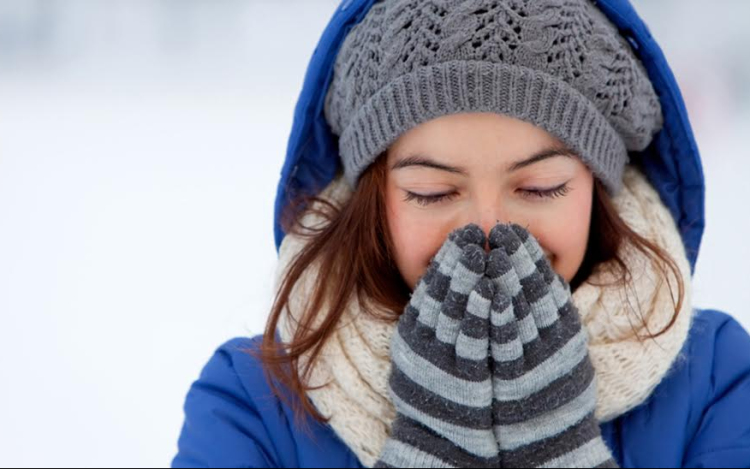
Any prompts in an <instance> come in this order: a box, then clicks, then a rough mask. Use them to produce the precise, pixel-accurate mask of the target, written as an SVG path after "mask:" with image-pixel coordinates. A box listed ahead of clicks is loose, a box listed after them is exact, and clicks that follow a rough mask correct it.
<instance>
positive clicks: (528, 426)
mask: <svg viewBox="0 0 750 469" xmlns="http://www.w3.org/2000/svg"><path fill="white" fill-rule="evenodd" d="M489 241H490V248H491V252H490V255H489V259H488V263H487V276H488V277H489V278H491V279H492V282H493V284H494V285H495V287H496V294H495V297H494V299H493V305H492V313H491V317H492V332H491V338H492V339H491V349H492V353H491V355H492V360H491V367H492V373H493V377H494V380H493V397H494V398H493V419H494V433H495V437H496V440H497V443H498V447H499V450H500V459H501V464H502V467H600V466H601V467H617V466H616V463H615V461H614V460H613V459H612V456H611V453H610V451H609V449H608V448H607V447H606V445H605V444H604V441H603V440H602V438H601V432H600V429H599V425H598V422H597V421H596V419H595V417H594V411H595V409H596V381H595V374H594V368H593V366H592V364H591V360H590V358H589V354H588V340H587V334H586V331H585V330H584V329H583V327H582V325H581V321H580V318H579V315H578V310H577V309H576V307H575V306H574V305H573V302H572V299H571V292H570V287H569V286H568V285H567V283H566V282H565V280H564V279H563V278H562V277H560V276H559V275H558V274H557V273H555V272H554V270H553V269H552V267H551V266H550V264H549V261H548V260H547V259H546V258H545V256H544V252H543V251H542V249H541V247H540V246H539V244H538V243H537V241H536V240H535V239H534V237H533V236H532V235H531V234H530V233H529V232H528V231H526V230H525V229H524V228H522V227H520V226H518V225H497V226H495V228H493V229H492V231H491V232H490V239H489Z"/></svg>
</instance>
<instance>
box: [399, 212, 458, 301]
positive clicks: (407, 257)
mask: <svg viewBox="0 0 750 469" xmlns="http://www.w3.org/2000/svg"><path fill="white" fill-rule="evenodd" d="M388 227H389V230H390V234H391V239H392V240H393V245H394V249H395V251H396V252H395V253H394V257H395V261H396V265H397V267H398V269H399V271H400V272H401V276H402V277H403V279H404V282H406V284H407V285H408V286H409V288H410V289H412V290H414V288H415V287H416V284H417V281H419V279H420V278H421V277H422V275H424V272H425V271H426V270H427V266H428V265H429V263H430V260H431V259H432V257H433V256H434V255H435V253H436V252H437V251H438V250H439V249H440V246H442V244H443V242H445V239H446V238H447V237H448V234H450V226H448V227H444V226H443V224H442V223H440V222H436V221H435V220H434V219H432V220H430V219H428V218H425V217H419V216H415V214H414V213H412V211H411V210H409V209H408V207H404V206H403V204H398V203H391V202H390V201H389V203H388Z"/></svg>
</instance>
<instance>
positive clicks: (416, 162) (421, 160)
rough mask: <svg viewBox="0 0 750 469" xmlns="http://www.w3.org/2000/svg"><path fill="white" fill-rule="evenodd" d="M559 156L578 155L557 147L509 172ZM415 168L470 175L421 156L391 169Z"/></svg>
mask: <svg viewBox="0 0 750 469" xmlns="http://www.w3.org/2000/svg"><path fill="white" fill-rule="evenodd" d="M558 156H563V157H566V158H575V157H577V156H578V155H577V153H576V152H574V151H573V150H571V149H570V148H568V147H566V146H556V147H550V148H545V149H543V150H541V151H539V152H537V153H535V154H533V155H531V156H530V157H529V158H526V159H524V160H520V161H516V162H515V163H512V164H511V165H510V167H509V168H508V172H509V173H512V172H515V171H518V170H520V169H522V168H525V167H527V166H531V165H533V164H536V163H539V162H541V161H544V160H548V159H550V158H555V157H558ZM413 166H418V167H423V168H431V169H437V170H440V171H446V172H448V173H452V174H460V175H462V176H468V175H469V173H468V171H467V170H466V169H464V168H460V167H456V166H449V165H447V164H443V163H440V162H437V161H435V160H433V159H432V158H430V157H428V156H425V155H419V154H417V155H411V156H408V157H406V158H403V159H401V160H399V161H397V162H396V163H394V165H393V166H392V167H391V170H392V171H395V170H397V169H403V168H409V167H413Z"/></svg>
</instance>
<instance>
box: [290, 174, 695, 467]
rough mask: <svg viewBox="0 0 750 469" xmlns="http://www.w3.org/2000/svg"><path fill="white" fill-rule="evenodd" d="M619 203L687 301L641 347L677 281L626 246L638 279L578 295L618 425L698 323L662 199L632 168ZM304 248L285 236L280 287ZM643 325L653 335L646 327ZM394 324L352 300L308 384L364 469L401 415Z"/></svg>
mask: <svg viewBox="0 0 750 469" xmlns="http://www.w3.org/2000/svg"><path fill="white" fill-rule="evenodd" d="M321 196H323V197H326V198H328V199H329V200H333V201H336V202H338V203H339V204H341V203H343V202H345V201H346V200H347V199H348V197H350V196H351V192H350V189H348V187H347V186H346V184H345V183H344V181H343V179H341V178H337V179H336V180H335V181H334V182H332V183H331V185H329V186H328V187H327V188H326V190H325V191H323V193H322V194H321ZM615 205H616V207H617V210H618V213H619V214H620V216H621V217H622V218H623V220H625V222H626V223H627V224H628V225H629V226H630V227H631V228H632V229H634V230H635V231H636V232H637V233H639V234H640V235H642V236H644V237H646V238H647V239H649V240H650V241H652V242H655V243H656V244H657V245H658V246H660V247H661V248H663V249H664V250H666V252H667V253H669V254H670V255H671V256H672V258H673V259H674V260H675V262H676V263H677V266H678V267H679V270H680V272H681V274H682V277H683V281H684V283H685V293H686V295H685V298H684V302H683V305H682V309H681V311H680V314H679V316H678V319H677V322H676V323H675V324H674V325H673V326H672V327H671V328H670V329H669V331H668V332H667V333H665V334H664V335H662V336H660V337H659V338H658V339H656V341H654V340H648V339H645V340H641V341H639V340H638V338H637V337H636V336H635V334H634V329H635V330H636V331H638V333H639V335H640V336H644V335H648V334H649V333H652V334H653V333H657V332H659V331H661V330H662V329H663V328H664V327H665V326H666V325H667V324H669V321H670V320H671V318H672V315H673V314H674V304H675V303H674V301H676V296H677V288H676V286H677V283H676V279H674V278H673V276H672V275H671V271H668V272H670V279H671V282H670V283H671V286H672V288H671V289H670V285H669V284H667V282H665V281H664V280H663V276H661V275H660V274H659V271H658V267H656V266H654V265H653V264H652V263H651V262H650V261H649V260H648V259H646V258H645V257H644V256H643V255H642V254H640V253H639V252H638V251H636V250H635V249H632V248H628V247H626V248H624V249H623V251H622V252H621V253H620V254H621V256H622V257H623V259H624V260H625V262H626V263H627V265H628V266H629V268H630V270H631V272H632V273H633V276H632V279H631V282H630V283H629V284H628V287H627V288H623V287H598V286H592V285H591V284H589V282H586V283H584V284H583V285H582V286H580V287H579V288H578V289H577V290H576V291H575V292H574V293H573V302H574V304H575V305H576V306H577V307H578V309H579V311H580V314H581V318H582V320H583V323H584V325H585V327H586V328H587V330H588V333H589V340H590V353H591V359H592V361H593V363H594V367H595V369H596V373H597V380H598V400H597V418H598V419H599V420H600V421H608V420H612V419H615V418H617V417H619V416H620V415H623V414H625V413H626V412H628V411H629V410H631V409H633V408H634V407H636V406H638V405H640V404H642V403H643V402H644V401H645V400H646V399H647V398H648V397H649V395H650V394H651V393H652V392H653V390H654V389H655V388H656V386H657V385H658V384H659V383H660V382H661V381H662V379H663V378H664V377H665V375H666V374H667V372H668V371H669V369H670V367H671V366H672V365H673V363H674V362H675V360H677V359H678V358H679V354H680V350H681V349H682V346H683V344H684V342H685V340H686V339H687V334H688V330H689V328H690V325H691V319H692V305H691V297H692V289H691V285H690V279H691V275H690V265H689V262H688V260H687V257H686V255H685V250H684V246H683V244H682V239H681V237H680V233H679V232H678V230H677V227H676V225H675V222H674V219H673V218H672V216H671V214H670V212H669V210H668V209H667V208H666V207H665V206H664V205H663V203H662V202H661V200H660V198H659V195H658V194H657V193H656V191H655V190H654V188H653V187H652V186H651V185H650V184H649V183H648V181H647V179H646V178H645V176H644V175H643V174H641V173H640V172H639V171H638V170H637V169H635V168H634V167H631V166H629V167H628V168H627V170H626V172H625V175H624V189H623V191H622V192H621V193H620V195H619V196H618V197H617V198H616V199H615ZM304 223H305V225H306V226H310V225H315V224H316V223H321V220H319V219H316V218H313V217H312V215H311V214H308V215H307V218H306V219H305V220H304ZM303 246H304V240H302V239H300V238H299V237H294V236H287V237H286V238H285V239H284V242H283V243H282V245H281V249H280V253H279V265H278V269H277V272H276V286H277V289H278V286H279V284H280V280H281V278H282V275H283V274H284V272H285V271H286V269H287V268H288V266H289V264H290V263H291V262H292V261H293V260H294V257H295V255H296V254H297V253H298V252H299V250H300V249H301V248H302V247H303ZM315 275H316V268H315V266H310V267H309V268H308V269H307V270H306V272H305V274H304V275H303V276H302V278H301V279H300V282H299V283H298V284H297V285H296V287H295V288H294V290H293V291H292V295H291V297H290V303H289V309H288V310H287V316H285V317H284V318H282V322H281V325H280V327H279V334H280V335H281V338H282V340H283V341H285V342H288V341H289V340H290V339H291V337H292V336H293V333H294V327H295V325H296V324H297V322H296V321H295V320H294V319H293V318H294V317H297V314H300V313H301V312H303V311H304V309H305V307H306V305H307V299H308V298H309V296H310V294H309V292H310V288H311V287H312V285H313V284H314V283H313V281H314V279H315ZM613 278H614V277H613V274H612V273H611V272H610V271H609V270H608V269H607V265H606V264H602V265H600V266H597V268H596V269H595V272H594V273H593V275H592V277H591V279H590V283H593V284H595V285H597V284H605V285H606V284H607V283H609V281H610V280H612V279H613ZM353 298H354V297H353ZM367 306H368V308H374V307H373V306H372V305H367ZM289 316H291V318H290V317H289ZM290 319H291V320H290ZM644 320H645V322H646V324H647V328H645V327H643V324H644ZM395 327H396V325H395V324H386V323H382V322H378V321H376V320H374V319H372V318H371V317H370V316H369V315H367V314H364V313H363V312H362V308H361V305H360V304H359V302H358V301H357V300H356V299H353V300H352V301H350V304H349V307H348V308H347V311H346V313H345V316H344V317H343V318H342V322H341V324H340V327H339V328H338V329H337V330H336V332H335V333H334V335H333V336H332V338H331V339H330V340H329V341H328V342H327V343H326V344H325V346H324V349H323V352H322V354H321V356H320V358H319V359H318V361H317V362H316V364H315V366H314V369H313V373H312V376H311V379H310V382H309V384H311V385H313V386H319V385H323V384H326V383H327V386H325V387H323V388H322V389H319V390H315V391H310V392H309V394H308V395H309V397H310V399H311V401H312V402H313V403H314V405H315V406H316V408H317V409H318V411H319V412H320V413H321V414H322V415H324V416H325V417H329V418H330V419H331V420H330V425H331V427H332V428H333V429H334V431H335V432H336V433H337V435H338V436H339V437H340V438H341V439H342V440H343V441H344V443H346V445H347V446H348V447H349V448H350V449H351V450H352V451H353V452H354V453H355V454H356V455H357V457H358V458H359V460H360V462H361V463H362V464H363V465H365V466H368V467H371V466H372V465H374V463H375V462H376V461H377V458H378V456H379V454H380V451H381V449H382V447H383V445H384V443H385V441H386V439H387V437H388V434H389V430H390V426H391V423H392V422H393V420H394V418H395V410H394V407H393V404H392V403H391V402H390V399H389V397H388V388H387V384H388V376H389V373H390V368H391V363H390V354H389V349H390V341H391V335H392V334H393V331H394V329H395Z"/></svg>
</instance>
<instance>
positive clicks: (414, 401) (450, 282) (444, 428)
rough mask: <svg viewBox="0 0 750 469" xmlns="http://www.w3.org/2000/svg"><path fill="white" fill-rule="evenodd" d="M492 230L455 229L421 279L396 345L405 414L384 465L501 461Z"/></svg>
mask: <svg viewBox="0 0 750 469" xmlns="http://www.w3.org/2000/svg"><path fill="white" fill-rule="evenodd" d="M485 242H486V237H485V235H484V233H483V232H482V230H481V228H479V227H478V226H476V225H468V226H467V227H464V228H461V229H459V230H456V231H454V232H453V233H451V235H450V236H449V237H448V240H447V241H446V242H445V244H443V246H442V248H441V249H440V251H439V252H438V254H437V255H436V256H435V258H434V259H433V261H432V263H431V264H430V266H429V268H428V269H427V273H426V274H425V275H424V277H423V278H422V279H421V280H420V281H419V282H418V284H417V287H416V289H415V291H414V294H413V295H412V298H411V300H410V302H409V305H408V306H407V307H406V310H405V312H404V314H403V315H402V316H401V318H400V320H399V324H398V328H397V331H396V333H394V336H393V340H392V346H391V361H392V365H393V367H392V372H391V375H390V379H389V387H390V394H391V398H392V399H393V403H394V405H395V407H396V411H397V416H396V420H395V421H394V424H393V429H392V432H391V436H390V438H389V439H388V440H387V441H386V444H385V446H384V449H383V452H382V453H381V455H380V458H379V461H378V463H377V464H376V467H498V464H499V460H498V448H497V442H496V441H495V435H494V433H493V430H492V375H491V371H490V362H489V349H490V338H489V334H490V326H489V320H490V319H489V317H490V305H491V301H492V297H493V296H494V291H495V287H494V285H493V284H492V281H490V280H489V279H488V278H486V277H485V267H486V259H487V254H486V252H485V250H484V245H485Z"/></svg>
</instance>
